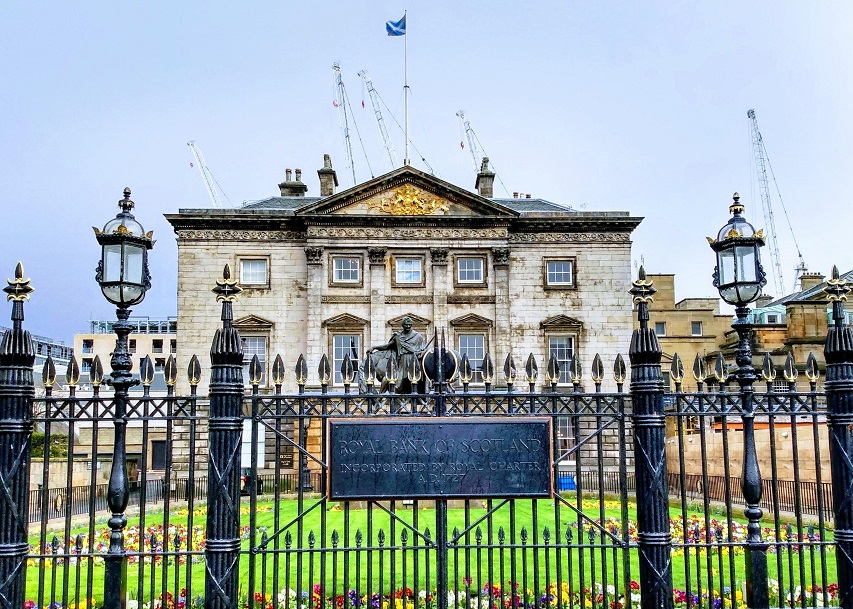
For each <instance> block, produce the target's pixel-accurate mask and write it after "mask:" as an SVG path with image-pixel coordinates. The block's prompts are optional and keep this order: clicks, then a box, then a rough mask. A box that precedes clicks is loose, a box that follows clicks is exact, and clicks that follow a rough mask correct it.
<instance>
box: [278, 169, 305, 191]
mask: <svg viewBox="0 0 853 609" xmlns="http://www.w3.org/2000/svg"><path fill="white" fill-rule="evenodd" d="M278 188H279V190H280V191H281V196H282V197H304V196H305V192H306V191H307V190H308V187H307V186H306V185H305V184H303V183H302V170H301V169H297V170H296V179H295V180H293V179H292V173H291V171H290V167H288V168H287V169H285V170H284V182H282V183H281V184H279V185H278Z"/></svg>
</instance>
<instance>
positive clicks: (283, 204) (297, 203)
mask: <svg viewBox="0 0 853 609" xmlns="http://www.w3.org/2000/svg"><path fill="white" fill-rule="evenodd" d="M324 198H325V197H270V198H269V199H262V200H260V201H252V202H251V203H246V204H245V205H243V207H242V208H241V209H293V210H296V209H301V208H303V207H307V206H309V205H313V204H314V203H317V202H318V201H322V200H323V199H324ZM490 201H494V202H495V203H498V204H499V205H503V206H505V207H508V208H510V209H513V210H515V211H517V212H520V213H522V214H524V213H530V212H538V213H542V212H567V211H569V212H571V211H575V210H574V209H572V208H571V207H568V206H566V205H559V204H557V203H551V202H550V201H546V200H545V199H490Z"/></svg>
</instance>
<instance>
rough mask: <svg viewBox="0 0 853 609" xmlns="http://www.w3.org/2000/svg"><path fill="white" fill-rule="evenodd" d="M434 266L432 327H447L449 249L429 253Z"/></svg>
mask: <svg viewBox="0 0 853 609" xmlns="http://www.w3.org/2000/svg"><path fill="white" fill-rule="evenodd" d="M429 257H430V263H431V264H432V273H430V275H431V276H432V327H433V328H446V327H447V322H448V319H447V248H444V247H439V248H433V249H431V250H430V251H429Z"/></svg>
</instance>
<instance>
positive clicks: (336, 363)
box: [328, 328, 364, 387]
mask: <svg viewBox="0 0 853 609" xmlns="http://www.w3.org/2000/svg"><path fill="white" fill-rule="evenodd" d="M328 335H329V353H331V354H332V356H331V357H330V358H329V365H330V366H331V367H332V379H331V382H330V384H331V385H333V386H336V387H343V385H344V382H343V378H342V377H341V365H342V364H343V362H344V358H343V357H341V359H336V356H335V337H336V336H357V337H358V342H359V344H358V346H357V347H356V350H357V351H358V359H356V360H355V361H353V369H355V368H357V367H358V366H359V364H360V363H361V358H362V357H364V330H363V329H361V328H359V329H356V328H330V329H329V331H328ZM345 355H346V354H344V356H345ZM351 361H352V360H351ZM339 379H340V380H339Z"/></svg>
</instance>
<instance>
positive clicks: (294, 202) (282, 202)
mask: <svg viewBox="0 0 853 609" xmlns="http://www.w3.org/2000/svg"><path fill="white" fill-rule="evenodd" d="M322 198H323V197H270V198H269V199H262V200H260V201H252V202H251V203H246V204H245V205H243V207H242V208H241V209H299V208H301V207H305V206H306V205H312V204H314V203H316V202H317V201H320V200H321V199H322Z"/></svg>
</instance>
